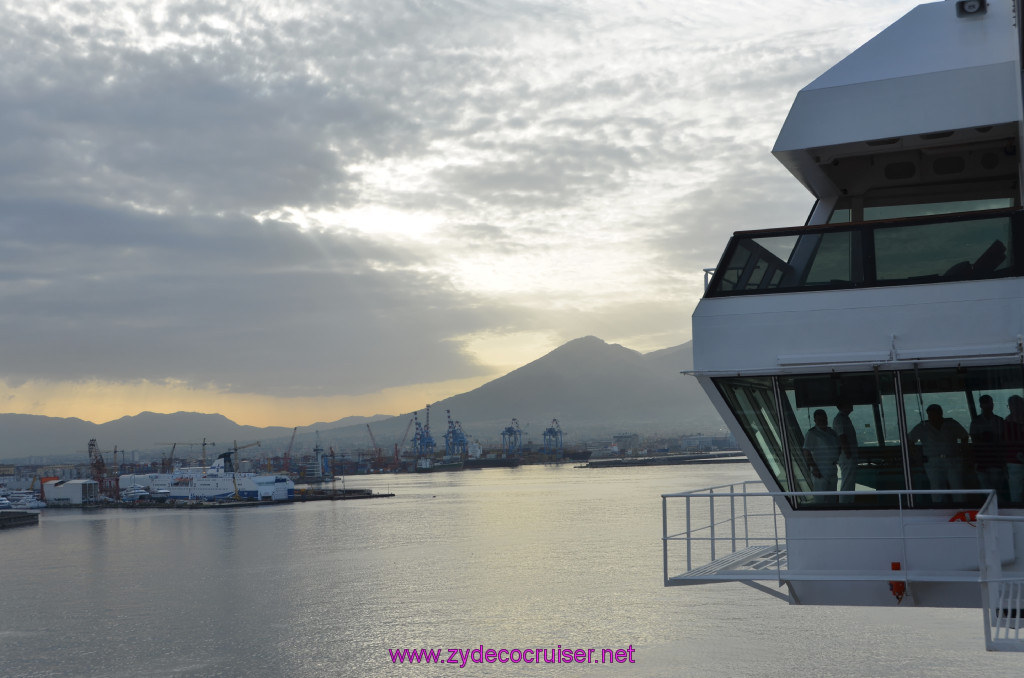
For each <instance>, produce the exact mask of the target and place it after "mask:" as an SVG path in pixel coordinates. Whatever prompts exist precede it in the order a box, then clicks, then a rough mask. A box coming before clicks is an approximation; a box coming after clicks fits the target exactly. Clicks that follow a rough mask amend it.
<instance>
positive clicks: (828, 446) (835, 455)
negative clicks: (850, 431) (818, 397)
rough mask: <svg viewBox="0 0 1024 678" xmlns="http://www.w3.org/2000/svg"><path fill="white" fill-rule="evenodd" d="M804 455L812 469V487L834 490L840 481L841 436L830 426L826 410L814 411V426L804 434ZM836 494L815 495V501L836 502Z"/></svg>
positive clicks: (821, 489)
mask: <svg viewBox="0 0 1024 678" xmlns="http://www.w3.org/2000/svg"><path fill="white" fill-rule="evenodd" d="M803 449H804V457H805V458H806V459H807V465H808V467H810V469H811V489H812V490H815V491H829V492H834V491H835V489H836V485H837V483H838V481H839V476H838V474H837V473H836V470H837V469H836V462H838V461H839V436H837V435H836V432H835V431H833V430H832V429H831V428H829V426H828V414H826V413H825V410H815V411H814V426H812V427H811V428H809V429H808V430H807V433H806V434H805V435H804V448H803ZM835 500H836V498H835V496H831V497H815V501H821V502H826V503H834V502H835Z"/></svg>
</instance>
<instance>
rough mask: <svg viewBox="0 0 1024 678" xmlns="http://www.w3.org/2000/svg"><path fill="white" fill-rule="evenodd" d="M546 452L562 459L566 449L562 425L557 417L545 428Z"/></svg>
mask: <svg viewBox="0 0 1024 678" xmlns="http://www.w3.org/2000/svg"><path fill="white" fill-rule="evenodd" d="M544 453H545V454H548V455H551V456H553V457H554V458H555V459H561V458H562V456H563V454H564V450H563V449H562V427H561V426H559V425H558V420H557V419H552V420H551V426H549V427H547V428H546V429H544Z"/></svg>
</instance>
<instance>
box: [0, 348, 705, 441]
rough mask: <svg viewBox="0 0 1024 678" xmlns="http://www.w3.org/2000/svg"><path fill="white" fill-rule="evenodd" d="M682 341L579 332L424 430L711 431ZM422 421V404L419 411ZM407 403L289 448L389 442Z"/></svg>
mask: <svg viewBox="0 0 1024 678" xmlns="http://www.w3.org/2000/svg"><path fill="white" fill-rule="evenodd" d="M692 364H693V357H692V349H691V345H690V344H689V343H686V344H682V345H681V346H675V347H672V348H667V349H662V350H660V351H654V352H652V353H647V354H641V353H639V352H637V351H634V350H632V349H629V348H625V347H623V346H620V345H618V344H608V343H605V342H604V341H602V340H600V339H598V338H597V337H582V338H580V339H575V340H573V341H570V342H568V343H566V344H564V345H563V346H560V347H558V348H557V349H555V350H554V351H551V352H550V353H548V354H547V355H545V356H543V357H541V358H539V359H537V360H535V361H533V362H531V363H529V364H527V365H524V366H522V367H520V368H518V369H516V370H513V371H512V372H510V373H508V374H506V375H504V376H502V377H499V378H498V379H495V380H493V381H491V382H488V383H487V384H484V385H483V386H481V387H479V388H477V389H474V390H472V391H469V392H468V393H462V394H460V395H456V396H453V397H451V398H447V399H445V400H442V401H440V402H437V403H432V404H431V414H430V416H431V419H430V424H431V430H432V432H433V434H434V437H435V439H437V440H438V441H439V442H440V441H441V439H442V436H443V434H444V430H445V428H446V426H447V425H446V422H445V410H451V412H452V417H453V418H455V419H457V420H459V421H460V422H461V423H462V426H463V429H464V430H465V431H466V434H467V435H468V436H469V437H470V439H475V440H479V441H480V442H481V443H483V444H485V445H493V444H497V443H498V442H499V441H500V438H501V430H502V429H503V428H504V427H506V426H508V425H509V423H510V422H511V421H512V419H513V418H516V419H518V421H519V423H520V426H521V427H522V429H523V432H524V434H525V439H527V440H530V439H532V440H534V441H535V442H540V438H541V432H542V431H543V430H544V429H545V428H547V427H548V426H549V425H550V424H551V420H552V419H558V420H559V423H560V425H561V427H562V430H563V431H564V433H565V440H566V442H567V443H574V442H582V441H585V440H593V439H597V438H607V437H610V436H612V435H615V434H617V433H623V432H630V433H640V434H644V435H664V436H673V435H680V434H684V433H698V432H700V433H706V434H710V433H716V432H719V431H722V430H724V425H723V423H722V421H721V419H720V418H719V417H718V415H717V413H716V412H715V411H714V409H713V408H712V407H711V404H710V402H709V401H708V399H707V396H705V395H704V392H703V391H702V390H701V388H700V387H699V386H698V384H697V381H696V379H694V378H693V377H690V376H686V375H682V374H680V371H682V370H687V369H690V368H691V367H692ZM419 416H420V419H421V421H423V420H424V419H425V416H426V412H425V410H421V411H420V413H419ZM411 418H412V413H411V412H410V413H406V414H402V415H399V416H397V417H386V416H382V415H377V416H374V417H347V418H345V419H341V420H338V421H335V422H321V423H318V424H314V425H311V426H302V427H300V428H299V432H298V435H297V436H296V441H295V450H296V451H299V452H301V451H303V450H308V449H309V448H311V447H312V445H313V444H314V439H315V435H316V432H319V435H320V439H321V441H322V443H323V445H324V446H328V445H331V446H334V447H335V448H336V449H338V450H345V449H351V448H367V447H369V446H370V441H369V435H368V433H367V430H366V424H367V422H372V427H373V432H374V435H375V437H376V439H377V443H378V444H379V445H381V446H382V447H384V448H385V449H389V450H390V449H392V448H393V446H394V445H395V443H397V442H399V441H401V440H402V437H403V435H404V434H405V432H406V430H407V429H408V427H409V422H410V420H411ZM0 426H3V430H4V434H5V435H4V439H3V440H2V441H0V459H14V458H19V459H24V458H27V457H31V456H40V455H45V456H48V457H49V456H52V455H61V456H64V457H67V456H69V455H73V454H75V453H78V452H81V453H82V454H83V455H84V454H85V449H86V445H87V443H88V440H89V439H90V438H97V439H98V440H99V442H100V446H101V447H102V448H107V449H110V448H112V447H114V446H115V445H116V446H117V448H118V449H122V450H165V449H167V448H165V447H164V448H161V447H160V446H159V445H157V443H163V442H166V443H172V442H177V443H198V442H201V441H202V440H203V439H204V438H205V439H206V440H208V441H213V442H216V443H217V444H218V447H221V448H223V449H226V448H227V447H228V446H229V445H230V444H231V443H232V441H234V440H237V441H239V443H242V442H243V441H245V442H250V441H253V440H260V441H262V447H263V448H264V450H265V451H267V452H280V451H283V450H284V448H285V447H287V444H288V441H289V440H290V438H291V433H292V431H291V429H290V428H287V427H268V428H257V427H252V426H240V425H238V424H235V423H234V422H232V421H231V420H229V419H227V418H226V417H223V416H221V415H219V414H200V413H196V412H177V413H174V414H155V413H152V412H143V413H140V414H137V415H135V416H130V417H122V418H121V419H117V420H115V421H111V422H107V423H104V424H93V423H91V422H87V421H82V420H81V419H59V418H52V417H40V416H35V415H21V414H0Z"/></svg>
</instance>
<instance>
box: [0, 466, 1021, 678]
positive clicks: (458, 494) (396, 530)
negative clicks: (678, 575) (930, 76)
mask: <svg viewBox="0 0 1024 678" xmlns="http://www.w3.org/2000/svg"><path fill="white" fill-rule="evenodd" d="M753 477H754V474H753V472H752V471H751V469H750V467H749V466H747V465H746V464H713V465H707V466H700V465H694V466H668V467H657V468H616V469H578V468H573V467H571V466H569V465H563V466H526V467H520V468H515V469H486V470H480V471H464V472H461V473H435V474H407V475H389V476H369V477H367V476H363V477H358V478H348V479H346V483H347V485H348V486H349V487H356V486H358V487H367V488H372V489H374V490H375V491H379V492H393V493H394V494H395V496H394V497H392V498H384V499H372V500H360V501H343V502H311V503H305V504H303V503H295V504H290V505H277V506H265V507H264V506H261V507H256V508H247V509H243V508H234V509H219V510H205V511H184V510H182V511H177V510H124V509H105V510H95V511H75V510H45V511H44V513H43V515H42V517H41V519H40V523H39V525H38V527H25V528H18V529H12V530H7V531H3V532H0V586H2V588H3V594H2V595H0V675H2V676H32V677H39V676H89V677H91V676H126V677H127V676H138V675H148V676H284V675H288V676H360V677H377V676H379V677H384V676H396V675H404V676H412V675H416V676H467V677H468V676H623V675H625V676H666V677H668V676H673V677H675V676H685V675H693V676H697V675H700V676H708V675H719V676H794V675H795V676H826V675H836V676H891V675H899V676H935V675H979V674H987V675H1011V674H1014V675H1016V674H1019V672H1020V667H1021V666H1022V664H1021V661H1022V658H1021V656H1020V655H1019V654H998V653H986V652H985V650H984V640H983V636H982V633H983V631H982V623H981V612H980V611H979V610H948V609H938V610H936V609H927V610H923V609H914V608H909V607H908V608H899V609H876V608H850V607H800V606H789V605H786V604H785V603H783V602H781V601H779V600H777V599H775V598H772V597H770V596H768V595H765V594H763V593H759V592H757V591H754V590H753V589H750V588H748V587H745V586H743V585H741V584H719V585H711V586H697V587H677V588H664V587H663V586H662V582H661V577H662V551H661V541H660V538H661V500H660V495H661V494H662V493H664V492H676V491H681V490H685V489H696V488H700V487H706V486H709V485H717V484H722V483H728V482H736V481H740V480H746V479H752V478H753ZM339 486H340V483H339ZM480 646H483V647H484V648H485V649H495V650H497V649H501V648H504V649H512V648H548V649H549V650H552V649H554V648H556V647H558V646H561V647H562V648H570V649H577V648H598V649H603V648H609V649H619V648H621V649H625V648H630V647H632V648H633V653H632V658H633V663H629V662H626V663H621V664H610V665H609V664H600V663H598V664H566V663H562V664H558V663H555V664H545V663H539V664H536V663H532V664H525V663H518V664H513V663H497V662H495V663H486V662H481V663H475V662H468V663H466V665H465V666H464V667H461V666H460V665H459V664H447V663H441V664H437V665H423V664H419V665H415V666H409V665H401V666H399V665H396V664H395V663H393V661H392V657H391V654H390V653H389V649H391V650H400V649H420V648H425V649H429V648H444V649H445V651H444V652H443V655H442V661H445V660H447V659H448V658H449V656H450V655H449V653H448V651H447V648H464V649H471V648H472V649H475V648H479V647H480Z"/></svg>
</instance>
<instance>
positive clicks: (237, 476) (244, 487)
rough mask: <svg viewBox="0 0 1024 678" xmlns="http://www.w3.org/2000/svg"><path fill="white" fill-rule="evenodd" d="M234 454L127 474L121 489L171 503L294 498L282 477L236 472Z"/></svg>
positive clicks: (292, 486) (289, 483)
mask: <svg viewBox="0 0 1024 678" xmlns="http://www.w3.org/2000/svg"><path fill="white" fill-rule="evenodd" d="M232 454H234V452H225V453H224V454H221V455H219V456H218V457H217V459H216V460H215V461H214V462H213V464H212V465H211V466H209V467H205V466H189V467H183V468H179V469H175V470H173V471H171V472H170V473H145V474H126V475H122V476H120V477H119V478H118V482H119V484H120V486H121V487H125V488H131V489H132V490H133V491H138V490H135V488H140V489H144V490H145V491H147V492H148V493H150V494H151V495H153V496H160V497H162V498H166V499H170V500H174V501H225V500H229V499H241V500H246V501H289V500H292V499H294V498H295V483H294V482H293V481H292V480H291V478H288V477H287V476H283V475H260V474H256V473H245V472H240V471H236V470H235V468H234V464H232V462H231V455H232Z"/></svg>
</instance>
